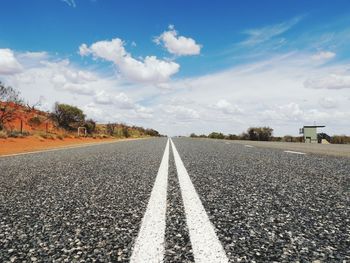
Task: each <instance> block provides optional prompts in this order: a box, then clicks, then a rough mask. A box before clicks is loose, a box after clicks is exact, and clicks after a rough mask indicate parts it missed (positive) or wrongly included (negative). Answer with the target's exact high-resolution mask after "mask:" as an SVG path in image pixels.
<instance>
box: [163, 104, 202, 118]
mask: <svg viewBox="0 0 350 263" xmlns="http://www.w3.org/2000/svg"><path fill="white" fill-rule="evenodd" d="M164 110H165V112H166V113H167V114H168V115H170V116H171V117H172V118H175V119H177V120H178V121H181V122H183V121H190V120H194V119H198V118H199V116H200V115H199V113H198V112H197V111H196V110H194V109H191V108H188V107H186V106H182V105H168V106H167V107H164Z"/></svg>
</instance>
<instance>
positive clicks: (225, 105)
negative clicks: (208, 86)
mask: <svg viewBox="0 0 350 263" xmlns="http://www.w3.org/2000/svg"><path fill="white" fill-rule="evenodd" d="M213 108H214V109H217V110H219V111H221V112H223V113H224V114H229V115H231V114H237V113H242V112H243V110H242V109H241V108H240V107H238V106H237V105H232V104H231V103H230V102H228V101H227V100H225V99H221V100H219V101H218V102H217V103H216V104H214V105H213Z"/></svg>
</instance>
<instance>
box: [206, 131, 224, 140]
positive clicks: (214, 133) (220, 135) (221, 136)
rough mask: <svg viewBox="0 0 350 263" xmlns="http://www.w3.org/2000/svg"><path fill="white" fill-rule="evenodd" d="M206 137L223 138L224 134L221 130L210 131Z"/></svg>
mask: <svg viewBox="0 0 350 263" xmlns="http://www.w3.org/2000/svg"><path fill="white" fill-rule="evenodd" d="M208 138H211V139H225V135H224V134H222V133H221V132H212V133H210V134H209V135H208Z"/></svg>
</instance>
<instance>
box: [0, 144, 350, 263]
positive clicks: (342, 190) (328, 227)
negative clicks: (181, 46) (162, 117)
mask: <svg viewBox="0 0 350 263" xmlns="http://www.w3.org/2000/svg"><path fill="white" fill-rule="evenodd" d="M172 141H173V143H174V146H175V147H176V149H175V148H174V146H172V145H171V144H170V143H169V142H168V143H169V149H170V150H169V151H168V152H167V151H166V150H165V149H166V144H167V139H165V138H159V139H147V140H135V141H124V142H118V143H108V144H104V145H95V146H90V147H81V148H74V149H64V150H58V151H52V152H45V153H35V154H27V155H19V156H11V157H2V158H0V170H1V173H0V214H1V218H0V261H1V262H22V261H26V262H129V261H130V258H132V255H134V253H135V251H134V248H135V247H134V246H135V244H136V243H137V244H138V248H140V249H141V250H142V246H146V247H147V246H151V248H152V244H156V245H155V248H156V249H155V250H154V251H156V252H155V253H158V256H159V254H160V256H161V257H163V259H164V262H194V261H196V262H210V260H208V259H209V257H210V256H211V255H214V256H215V257H216V258H217V259H218V260H217V261H216V260H215V261H216V262H296V261H299V262H312V261H315V262H343V261H344V260H345V261H346V262H348V261H349V260H350V250H349V247H350V227H349V224H350V219H349V218H350V174H349V171H350V159H349V158H345V157H333V156H327V155H318V154H309V153H306V154H298V153H293V152H285V151H284V149H271V148H265V147H246V146H245V145H244V144H239V143H233V142H232V141H223V140H201V139H189V138H175V139H173V140H172ZM167 153H168V154H169V161H168V162H166V163H167V165H168V167H165V166H163V164H164V160H166V158H165V159H164V156H166V155H167ZM182 162H183V163H182ZM161 163H162V165H161ZM181 165H183V167H182V166H181ZM160 166H161V167H162V168H160ZM164 176H166V177H164ZM162 178H166V180H165V184H164V182H163V183H161V180H159V179H162ZM193 187H194V188H193ZM164 189H165V193H166V194H162V191H163V190H164ZM163 199H164V200H165V202H164V203H163V202H162V200H163ZM163 206H166V207H163ZM163 208H164V209H163ZM152 209H153V210H152ZM146 211H154V212H155V213H159V216H158V214H153V216H150V217H145V214H147V212H146ZM163 211H165V214H163ZM152 220H153V221H152ZM147 226H153V227H151V228H147ZM163 227H164V232H163V231H162V229H163ZM141 230H142V231H143V232H142V233H146V236H142V235H141V234H140V233H141ZM148 231H149V232H148ZM211 231H213V232H211ZM159 238H160V239H159ZM153 241H160V242H159V243H152V242H153ZM145 256H146V255H145ZM206 256H207V257H206ZM151 257H152V255H151V254H150V255H147V258H148V259H149V258H151ZM135 258H137V257H134V259H135ZM154 258H155V257H154ZM138 259H139V258H138ZM205 259H207V260H205ZM317 260H319V261H317ZM132 262H142V260H138V261H135V260H134V261H132ZM148 262H150V261H148ZM211 262H213V261H211Z"/></svg>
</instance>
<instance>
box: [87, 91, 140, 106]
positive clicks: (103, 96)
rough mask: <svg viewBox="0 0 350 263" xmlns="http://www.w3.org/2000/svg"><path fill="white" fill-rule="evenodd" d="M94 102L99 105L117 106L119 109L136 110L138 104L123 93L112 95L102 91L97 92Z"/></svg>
mask: <svg viewBox="0 0 350 263" xmlns="http://www.w3.org/2000/svg"><path fill="white" fill-rule="evenodd" d="M94 101H95V103H97V104H104V105H115V106H116V107H117V108H119V109H135V108H136V107H137V106H136V104H135V103H134V102H133V101H132V100H131V99H130V98H129V97H128V96H127V95H126V94H125V93H123V92H121V93H119V94H116V95H111V94H108V93H107V92H106V91H104V90H101V91H98V92H96V94H95V96H94Z"/></svg>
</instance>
